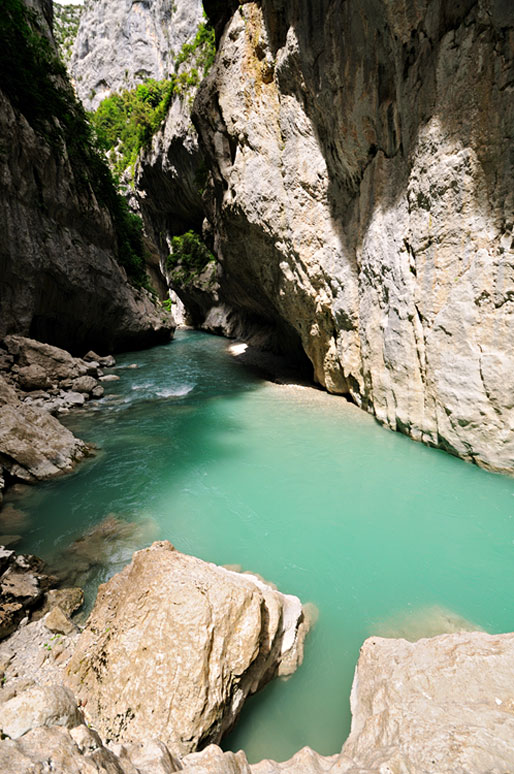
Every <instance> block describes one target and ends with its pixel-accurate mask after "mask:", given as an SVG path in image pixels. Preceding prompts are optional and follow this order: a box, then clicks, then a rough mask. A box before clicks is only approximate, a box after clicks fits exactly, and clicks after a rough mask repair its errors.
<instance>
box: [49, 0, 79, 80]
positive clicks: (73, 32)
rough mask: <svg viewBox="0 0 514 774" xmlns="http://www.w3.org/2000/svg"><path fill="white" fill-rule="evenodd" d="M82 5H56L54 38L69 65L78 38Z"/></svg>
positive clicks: (63, 58) (64, 60)
mask: <svg viewBox="0 0 514 774" xmlns="http://www.w3.org/2000/svg"><path fill="white" fill-rule="evenodd" d="M82 8H83V6H82V5H61V4H60V3H54V36H55V40H56V42H57V45H58V46H59V52H60V54H61V57H62V60H63V62H64V63H65V64H66V65H68V64H69V61H70V59H71V51H72V48H73V43H74V42H75V38H76V37H77V32H78V29H79V23H80V17H81V15H82Z"/></svg>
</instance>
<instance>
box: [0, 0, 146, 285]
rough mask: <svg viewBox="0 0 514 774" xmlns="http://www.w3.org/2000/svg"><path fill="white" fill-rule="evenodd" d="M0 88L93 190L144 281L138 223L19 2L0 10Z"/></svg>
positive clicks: (50, 51)
mask: <svg viewBox="0 0 514 774" xmlns="http://www.w3.org/2000/svg"><path fill="white" fill-rule="evenodd" d="M0 72H1V73H2V80H1V82H0V88H2V90H3V91H4V92H5V94H6V95H7V97H8V98H9V100H10V101H11V104H12V105H13V106H14V108H15V109H16V110H18V111H19V112H20V113H22V114H23V115H24V116H25V118H26V119H27V121H28V122H29V124H30V125H31V126H32V128H33V129H34V130H35V131H36V132H37V133H38V134H39V135H40V136H41V137H42V138H43V139H44V140H45V141H46V142H47V143H48V144H49V145H50V146H51V147H52V149H53V152H54V153H56V154H59V155H61V156H65V155H66V154H67V155H68V158H69V160H70V164H71V167H72V170H73V175H74V179H75V182H76V184H77V186H78V187H82V188H86V189H90V190H92V192H93V193H94V195H95V197H96V199H97V201H98V202H99V203H100V204H101V205H103V206H105V207H106V208H107V209H108V210H109V212H110V214H111V217H112V220H113V223H114V226H115V230H116V236H117V242H118V260H119V262H120V263H121V264H122V265H123V266H124V267H125V269H126V271H127V274H128V276H129V277H130V279H131V280H132V281H133V282H134V283H135V284H137V285H144V284H146V273H145V270H144V263H143V259H142V256H143V242H142V235H141V227H140V226H139V225H136V222H135V220H134V218H135V216H133V215H131V213H130V212H129V210H128V207H127V206H126V204H125V201H124V200H123V199H122V197H121V196H120V195H119V194H118V192H117V190H116V186H115V184H114V181H113V179H112V175H111V173H110V171H109V168H108V166H107V164H106V163H105V161H104V160H103V158H102V156H101V154H100V152H99V150H98V148H97V147H96V145H95V141H94V135H93V132H92V130H91V126H90V124H89V122H88V120H87V117H86V115H85V111H84V109H83V107H82V105H81V104H80V103H79V102H78V100H77V99H76V97H75V94H74V92H73V89H72V88H71V85H70V84H69V81H68V78H67V74H66V69H65V67H64V65H63V63H62V62H61V61H60V59H59V57H58V56H57V55H56V53H55V50H54V48H53V46H52V43H51V42H50V40H49V38H48V37H47V36H46V35H45V33H44V31H43V28H42V26H41V19H40V17H39V16H38V14H36V13H35V12H34V11H33V10H31V9H28V8H27V7H26V6H25V4H24V3H23V2H22V0H3V4H2V12H1V14H0Z"/></svg>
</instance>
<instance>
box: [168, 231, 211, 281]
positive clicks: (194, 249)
mask: <svg viewBox="0 0 514 774" xmlns="http://www.w3.org/2000/svg"><path fill="white" fill-rule="evenodd" d="M171 250H172V252H171V253H170V255H169V256H168V259H167V261H166V268H167V269H168V272H169V273H170V275H171V278H172V281H173V284H175V285H187V284H189V283H190V282H192V281H193V280H194V279H195V277H197V276H199V275H200V274H201V273H202V272H203V271H204V269H205V267H206V266H207V265H208V264H209V263H211V262H213V261H215V258H214V255H213V254H212V253H211V251H210V250H209V248H208V247H207V246H206V244H205V243H204V242H203V240H202V238H201V237H200V236H199V235H198V234H197V233H196V232H195V231H187V232H186V233H185V234H182V235H181V236H174V237H173V238H172V240H171Z"/></svg>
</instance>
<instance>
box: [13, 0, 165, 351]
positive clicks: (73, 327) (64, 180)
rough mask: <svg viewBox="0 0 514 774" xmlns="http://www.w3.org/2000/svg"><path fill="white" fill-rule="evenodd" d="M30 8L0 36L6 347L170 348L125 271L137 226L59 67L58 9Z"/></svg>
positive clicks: (160, 322)
mask: <svg viewBox="0 0 514 774" xmlns="http://www.w3.org/2000/svg"><path fill="white" fill-rule="evenodd" d="M32 5H33V6H34V9H35V11H36V12H37V15H36V16H33V15H31V13H33V12H29V15H28V16H27V12H26V11H24V10H23V8H24V6H23V5H22V4H21V3H20V2H19V0H18V1H17V0H9V2H8V4H7V6H6V8H5V9H4V13H3V17H2V24H1V27H0V32H1V36H2V41H1V42H2V54H1V60H2V68H3V70H4V73H5V77H4V78H3V79H2V85H1V89H0V148H1V153H0V181H1V185H0V229H1V233H2V241H1V245H0V273H1V276H2V288H1V293H0V337H3V336H4V335H5V334H7V333H21V334H29V335H31V336H32V337H34V338H38V339H41V340H44V341H48V342H50V343H53V344H57V345H58V346H61V347H65V348H67V349H71V350H73V351H75V352H77V353H78V354H83V353H84V352H85V351H87V349H90V348H94V349H98V350H99V351H100V352H102V351H106V350H112V349H122V348H136V347H139V346H145V345H148V344H151V343H156V342H158V341H164V340H166V339H168V338H169V336H170V333H171V331H172V321H171V319H169V318H166V316H165V315H163V313H162V312H158V311H157V310H156V308H155V306H154V304H153V303H152V301H151V298H150V295H149V294H148V292H147V291H145V290H138V289H136V288H135V287H133V286H131V285H130V284H129V282H128V281H127V274H126V271H125V269H124V268H123V267H122V266H121V265H120V262H124V263H125V266H127V268H128V270H129V271H130V268H131V266H135V264H134V263H133V261H135V260H136V258H137V256H135V254H134V251H133V248H132V241H131V240H132V237H133V236H134V234H133V231H134V228H136V227H135V225H134V222H133V221H130V219H127V218H129V216H126V213H125V212H124V210H123V208H122V206H121V203H120V202H121V200H119V199H118V198H117V196H116V193H115V190H114V187H113V185H112V183H111V182H110V178H109V175H108V172H107V169H106V168H105V166H104V165H103V164H102V162H101V161H100V159H99V158H98V156H97V155H96V154H95V152H94V149H93V148H92V146H91V145H90V140H89V137H88V129H87V125H86V123H85V121H84V118H83V115H82V114H81V109H80V108H79V106H78V105H77V103H76V102H75V100H74V98H73V95H72V93H71V89H70V87H69V86H68V85H67V83H66V80H65V78H64V75H63V73H62V71H61V70H60V69H59V65H58V64H57V61H56V59H55V49H54V44H53V40H52V39H51V36H50V32H49V24H51V4H50V6H49V4H48V3H41V2H39V0H38V2H35V3H32ZM43 11H46V17H45V15H44V13H43ZM27 19H28V20H29V21H28V22H27ZM27 23H29V24H32V26H33V29H34V30H35V31H36V32H35V34H32V37H31V33H30V30H29V29H28V28H27Z"/></svg>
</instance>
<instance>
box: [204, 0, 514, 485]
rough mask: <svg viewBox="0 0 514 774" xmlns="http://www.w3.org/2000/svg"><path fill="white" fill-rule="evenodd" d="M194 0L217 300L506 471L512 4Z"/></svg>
mask: <svg viewBox="0 0 514 774" xmlns="http://www.w3.org/2000/svg"><path fill="white" fill-rule="evenodd" d="M205 7H206V11H207V13H208V14H210V19H211V21H212V22H213V23H214V24H215V25H216V27H217V30H218V31H219V32H220V35H221V37H220V41H219V51H218V55H217V59H216V63H215V66H214V67H213V69H212V70H211V72H210V73H209V75H208V77H207V78H206V80H205V81H204V82H203V84H202V86H201V88H200V92H199V95H198V97H197V99H196V102H195V107H194V122H195V125H196V127H197V129H198V132H199V135H200V141H201V147H202V149H203V151H204V153H205V155H206V157H207V159H208V166H209V168H210V171H211V185H210V188H209V189H208V191H207V193H206V196H205V197H204V201H205V203H206V208H207V215H208V218H209V220H210V223H211V226H212V229H213V233H214V235H215V252H216V254H217V256H218V258H219V260H220V263H221V276H220V282H221V293H222V295H223V297H224V298H226V299H227V300H228V301H229V302H230V303H231V304H232V305H234V306H235V307H236V308H239V309H240V310H241V311H243V312H246V313H249V314H255V315H256V316H258V317H261V318H264V319H268V320H269V321H270V323H271V324H275V325H276V326H277V328H278V329H280V328H284V327H287V328H288V329H289V331H294V333H295V335H296V337H297V338H298V340H299V341H300V342H301V345H302V347H303V349H304V351H305V352H306V354H307V355H308V357H309V359H310V360H311V362H312V364H313V367H314V374H315V378H316V380H317V381H318V382H319V383H320V384H322V385H323V386H324V387H326V389H327V390H329V391H331V392H335V393H343V394H346V395H348V396H350V397H351V398H352V399H353V400H354V401H355V402H356V403H357V404H358V405H359V406H361V407H362V408H364V409H366V410H368V411H370V412H372V413H374V414H375V416H376V417H377V419H378V420H379V421H380V422H381V423H383V424H384V425H386V426H388V427H390V428H393V429H396V430H399V431H401V432H404V433H406V434H408V435H410V436H411V437H413V438H415V439H417V440H420V441H424V442H425V443H428V444H431V445H435V446H439V447H442V448H444V449H446V450H448V451H450V452H452V453H454V454H457V455H459V456H461V457H464V458H465V459H470V460H474V461H476V462H478V463H479V464H481V465H483V466H486V467H489V468H492V469H497V470H504V471H513V470H514V433H513V428H514V382H513V380H512V374H513V373H514V357H513V355H514V351H513V345H512V341H513V335H512V334H513V332H514V314H513V312H514V303H513V302H514V254H513V250H512V245H513V233H512V227H513V192H512V179H513V171H514V155H513V152H512V151H513V147H514V145H513V131H514V100H513V88H514V68H513V54H514V52H513V46H514V9H513V7H512V5H511V4H510V3H509V2H504V1H502V0H480V1H479V2H477V1H476V0H462V1H461V2H458V3H450V2H446V0H430V1H429V0H417V1H416V2H415V3H403V2H397V1H393V0H388V1H387V2H378V1H377V0H364V1H361V0H359V2H357V1H356V0H350V1H349V2H346V3H342V2H340V1H339V0H319V2H316V3H314V2H312V0H292V1H291V2H284V1H283V0H262V2H246V3H240V4H238V5H237V7H235V6H234V5H233V6H232V10H233V13H232V16H231V17H230V18H229V19H228V21H227V17H228V13H227V7H225V6H223V4H220V3H217V2H206V3H205ZM225 21H227V23H226V26H225V28H224V32H223V33H222V34H221V30H223V25H224V23H225Z"/></svg>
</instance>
